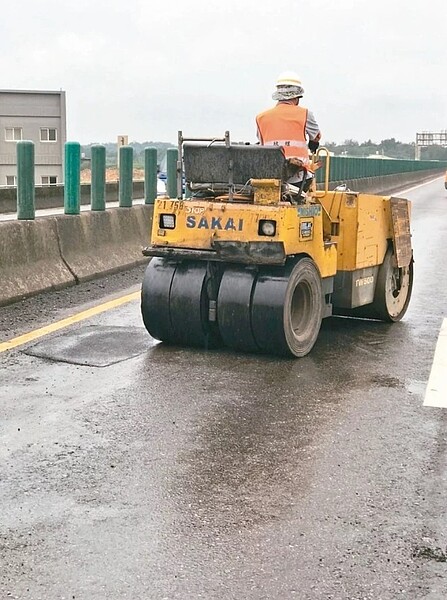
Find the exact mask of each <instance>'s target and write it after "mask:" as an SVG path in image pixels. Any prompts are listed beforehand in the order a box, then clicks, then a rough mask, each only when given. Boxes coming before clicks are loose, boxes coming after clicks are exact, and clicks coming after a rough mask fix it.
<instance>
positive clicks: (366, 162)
mask: <svg viewBox="0 0 447 600" xmlns="http://www.w3.org/2000/svg"><path fill="white" fill-rule="evenodd" d="M324 160H325V159H324V158H323V167H322V168H321V169H319V170H318V171H317V182H318V183H322V182H323V181H324ZM443 169H444V170H445V169H447V161H438V160H409V159H389V158H366V157H355V156H331V157H330V170H329V181H332V182H334V181H337V182H338V181H348V180H353V179H362V178H365V177H385V176H387V175H398V174H401V173H415V172H418V171H431V170H433V171H441V170H443Z"/></svg>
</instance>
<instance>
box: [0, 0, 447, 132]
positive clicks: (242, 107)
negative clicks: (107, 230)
mask: <svg viewBox="0 0 447 600" xmlns="http://www.w3.org/2000/svg"><path fill="white" fill-rule="evenodd" d="M1 20H2V25H1V30H0V66H1V69H0V71H1V73H2V84H1V86H0V87H2V88H4V89H54V90H57V89H60V88H62V89H63V90H65V91H66V94H67V121H68V123H67V125H68V135H69V139H71V140H76V141H79V142H81V143H89V142H106V141H114V140H115V139H116V136H117V135H118V134H128V135H129V139H130V141H140V142H143V141H148V140H152V141H168V142H174V143H175V142H176V138H177V130H178V129H182V130H183V132H184V135H190V136H199V135H204V136H209V135H222V134H223V132H224V131H225V130H226V129H229V130H230V132H231V137H232V139H233V140H237V141H241V140H246V141H254V140H255V139H256V136H255V124H254V118H255V115H256V114H257V113H258V112H260V111H261V110H264V109H266V108H268V107H269V106H272V105H273V104H274V102H273V101H272V100H271V94H272V92H273V89H274V83H275V80H276V77H277V75H278V74H279V73H280V72H281V71H284V70H294V71H296V72H297V73H298V74H299V75H300V76H301V78H302V81H303V84H304V88H305V92H306V93H305V96H304V98H303V101H302V104H303V105H304V106H308V107H309V108H311V109H312V110H313V112H314V114H315V116H316V118H317V120H318V122H319V124H320V127H321V130H322V132H323V141H324V140H326V141H336V142H339V143H340V142H342V141H343V140H345V139H347V138H353V139H356V140H358V141H360V142H361V141H364V140H366V139H369V138H371V139H372V140H373V141H375V142H378V141H380V140H382V139H384V138H388V137H395V138H397V139H398V140H400V141H404V142H409V141H414V138H415V132H416V131H422V130H431V131H439V130H444V129H447V43H446V31H447V1H446V0H426V1H425V2H416V1H415V2H411V1H410V0H318V1H317V2H309V0H305V1H304V0H288V1H287V2H286V1H285V0H223V1H222V0H219V1H215V0H183V1H182V0H159V1H158V2H151V1H150V0H127V2H125V1H123V0H76V1H74V2H68V1H67V0H40V1H39V2H36V1H35V0H15V2H5V3H3V5H2V19H1Z"/></svg>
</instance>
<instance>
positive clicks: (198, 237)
mask: <svg viewBox="0 0 447 600" xmlns="http://www.w3.org/2000/svg"><path fill="white" fill-rule="evenodd" d="M179 157H180V158H179V162H178V197H177V198H168V197H161V198H158V199H157V200H156V201H155V205H154V213H153V225H152V234H151V240H150V245H149V246H148V247H146V248H145V249H144V250H143V253H144V254H145V255H147V256H152V257H154V258H153V259H152V260H151V261H150V263H149V265H148V267H147V270H146V273H145V276H144V280H143V285H142V301H141V310H142V317H143V321H144V323H145V326H146V328H147V330H148V332H149V333H150V334H151V335H152V336H153V337H154V338H156V339H159V340H162V341H164V342H167V343H170V344H176V345H190V346H202V347H216V346H219V345H223V346H227V347H230V348H232V349H234V350H238V351H247V352H264V353H269V354H276V355H283V356H293V357H302V356H305V355H306V354H308V353H309V352H310V351H311V349H312V347H313V345H314V344H315V341H316V339H317V337H318V333H319V330H320V326H321V322H322V319H324V318H328V317H331V316H332V315H345V316H352V317H363V318H371V319H379V320H383V321H391V322H393V321H399V320H400V319H401V318H402V317H403V315H404V314H405V311H406V309H407V307H408V303H409V301H410V297H411V290H412V282H413V254H412V248H411V233H410V204H409V202H408V201H407V200H405V199H403V198H394V197H390V196H377V195H370V194H360V193H356V192H352V191H350V190H348V189H343V188H338V189H335V190H329V161H330V157H329V153H328V152H327V151H326V150H325V149H324V148H321V149H320V150H319V151H318V153H317V155H315V156H314V157H313V162H314V164H316V163H320V161H323V163H324V167H325V174H326V177H325V184H324V189H322V190H317V189H316V185H315V183H313V185H312V186H311V189H310V190H308V191H307V192H305V191H304V187H305V182H306V174H307V172H306V169H305V167H304V166H303V165H298V166H297V165H296V164H293V161H292V163H291V162H290V160H289V161H287V160H286V159H285V157H284V154H283V152H282V150H281V148H277V147H267V146H258V145H247V144H231V143H230V139H229V133H228V132H226V134H225V136H224V137H223V138H220V139H219V138H214V139H212V140H203V139H197V138H194V139H186V138H183V136H182V133H181V132H179ZM294 169H295V175H296V174H297V172H299V171H301V174H302V179H301V182H297V181H296V180H297V177H296V176H295V177H294V178H293V181H295V183H293V184H291V183H289V181H290V180H291V178H290V174H291V171H293V170H294ZM183 181H186V190H185V192H184V190H183Z"/></svg>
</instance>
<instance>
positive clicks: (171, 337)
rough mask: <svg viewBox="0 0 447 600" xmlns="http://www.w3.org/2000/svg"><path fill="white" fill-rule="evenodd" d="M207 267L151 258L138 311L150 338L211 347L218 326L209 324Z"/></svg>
mask: <svg viewBox="0 0 447 600" xmlns="http://www.w3.org/2000/svg"><path fill="white" fill-rule="evenodd" d="M206 284H207V264H206V263H199V262H192V261H184V262H178V263H176V262H169V261H168V260H166V259H164V258H153V259H152V260H151V262H150V263H149V265H148V267H147V269H146V273H145V275H144V279H143V286H142V291H141V312H142V317H143V322H144V324H145V326H146V329H147V330H148V332H149V333H150V335H151V336H152V337H154V338H155V339H157V340H161V341H163V342H167V343H170V344H178V345H185V346H201V347H211V346H215V345H216V344H217V343H218V340H219V336H218V332H217V326H216V325H215V324H213V323H210V321H209V300H208V295H207V290H206Z"/></svg>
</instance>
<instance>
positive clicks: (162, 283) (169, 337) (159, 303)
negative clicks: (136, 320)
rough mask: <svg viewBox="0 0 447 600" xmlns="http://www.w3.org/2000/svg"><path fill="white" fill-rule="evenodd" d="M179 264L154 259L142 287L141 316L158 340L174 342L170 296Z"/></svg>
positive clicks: (147, 269) (150, 263)
mask: <svg viewBox="0 0 447 600" xmlns="http://www.w3.org/2000/svg"><path fill="white" fill-rule="evenodd" d="M176 269H177V263H170V262H168V261H167V260H166V259H164V258H153V259H152V260H151V261H150V262H149V264H148V266H147V267H146V271H145V273H144V278H143V284H142V286H141V316H142V317H143V322H144V325H145V327H146V329H147V330H148V332H149V334H150V335H151V336H152V337H153V338H155V339H156V340H161V341H163V342H174V337H175V336H174V331H173V328H172V325H171V318H170V313H169V296H170V291H171V285H172V279H173V277H174V274H175V271H176Z"/></svg>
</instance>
